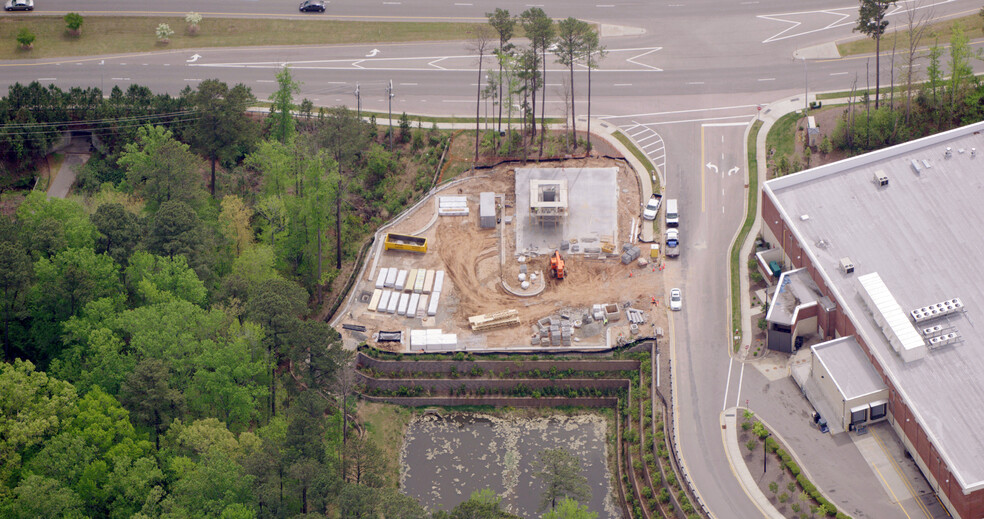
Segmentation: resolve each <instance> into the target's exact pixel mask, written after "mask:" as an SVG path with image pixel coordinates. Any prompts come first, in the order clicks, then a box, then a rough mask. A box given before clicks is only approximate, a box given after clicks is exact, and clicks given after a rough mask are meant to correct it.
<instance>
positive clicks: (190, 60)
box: [185, 54, 201, 63]
mask: <svg viewBox="0 0 984 519" xmlns="http://www.w3.org/2000/svg"><path fill="white" fill-rule="evenodd" d="M198 58H201V55H199V54H192V55H191V59H189V60H185V62H187V63H194V62H196V61H198Z"/></svg>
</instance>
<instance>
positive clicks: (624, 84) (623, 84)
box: [612, 83, 632, 86]
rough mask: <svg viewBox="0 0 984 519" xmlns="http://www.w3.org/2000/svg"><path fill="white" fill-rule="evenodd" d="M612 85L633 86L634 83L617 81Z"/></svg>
mask: <svg viewBox="0 0 984 519" xmlns="http://www.w3.org/2000/svg"><path fill="white" fill-rule="evenodd" d="M612 86H632V83H615V84H614V85H612Z"/></svg>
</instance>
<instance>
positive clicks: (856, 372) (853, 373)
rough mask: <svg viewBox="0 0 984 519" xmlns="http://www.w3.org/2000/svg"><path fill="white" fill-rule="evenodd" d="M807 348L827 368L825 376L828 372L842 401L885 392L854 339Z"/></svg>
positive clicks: (837, 340) (883, 384)
mask: <svg viewBox="0 0 984 519" xmlns="http://www.w3.org/2000/svg"><path fill="white" fill-rule="evenodd" d="M810 349H811V350H813V355H814V356H816V358H817V360H819V361H820V363H821V364H823V367H825V368H827V373H830V378H832V379H833V380H834V384H835V385H836V386H837V389H838V390H840V393H841V396H843V397H844V399H845V400H852V399H855V398H858V397H861V396H864V395H870V394H872V393H875V392H877V391H881V390H883V389H886V386H885V383H884V382H882V379H881V376H879V375H878V372H877V371H875V367H874V366H872V365H871V362H869V361H868V358H867V357H865V355H864V352H863V351H862V350H861V345H860V344H858V341H857V340H855V338H854V337H853V336H851V337H841V338H839V339H834V340H832V341H827V342H822V343H820V344H817V345H814V346H812V347H811V348H810ZM828 419H829V418H828Z"/></svg>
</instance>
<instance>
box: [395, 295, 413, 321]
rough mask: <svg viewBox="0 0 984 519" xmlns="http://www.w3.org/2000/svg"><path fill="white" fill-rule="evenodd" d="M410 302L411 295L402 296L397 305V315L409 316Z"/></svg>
mask: <svg viewBox="0 0 984 519" xmlns="http://www.w3.org/2000/svg"><path fill="white" fill-rule="evenodd" d="M409 302H410V294H407V293H405V292H404V293H402V294H400V300H399V302H398V303H397V305H396V315H407V304H408V303H409Z"/></svg>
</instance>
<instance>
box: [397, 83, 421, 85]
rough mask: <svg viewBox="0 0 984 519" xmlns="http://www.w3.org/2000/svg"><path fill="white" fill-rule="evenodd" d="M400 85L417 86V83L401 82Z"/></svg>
mask: <svg viewBox="0 0 984 519" xmlns="http://www.w3.org/2000/svg"><path fill="white" fill-rule="evenodd" d="M400 86H417V84H416V83H400Z"/></svg>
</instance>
